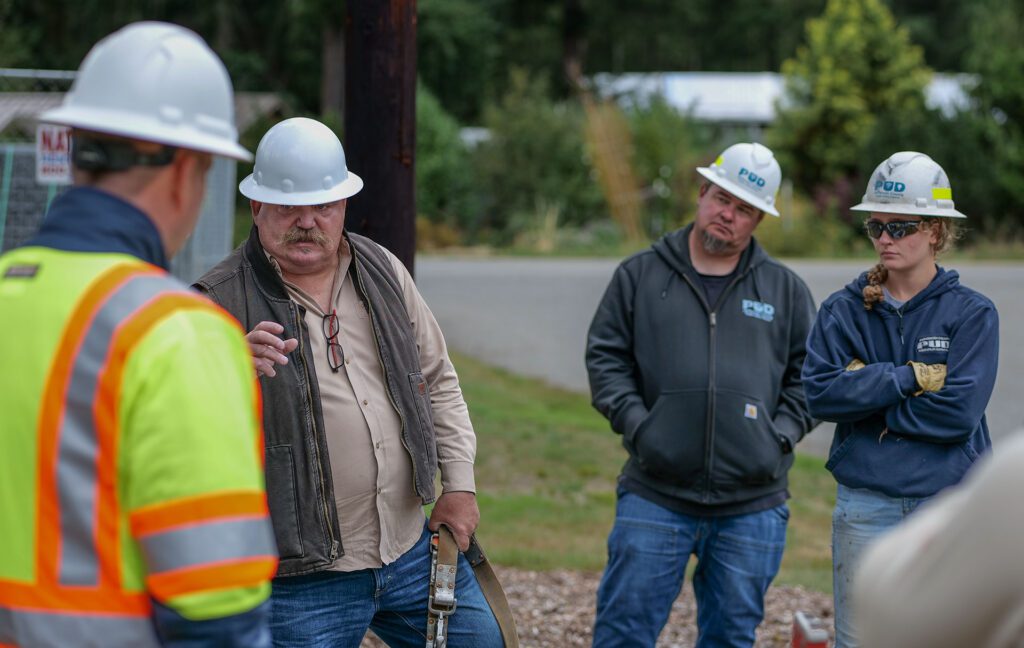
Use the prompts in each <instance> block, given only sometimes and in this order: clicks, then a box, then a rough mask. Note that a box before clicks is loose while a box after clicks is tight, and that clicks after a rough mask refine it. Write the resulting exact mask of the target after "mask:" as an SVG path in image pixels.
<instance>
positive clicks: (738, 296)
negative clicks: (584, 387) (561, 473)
mask: <svg viewBox="0 0 1024 648" xmlns="http://www.w3.org/2000/svg"><path fill="white" fill-rule="evenodd" d="M692 228H693V226H692V225H691V226H688V227H686V228H684V229H682V230H677V231H675V232H672V233H670V234H668V235H666V236H664V237H663V238H661V239H660V240H659V241H657V242H656V243H655V244H654V245H653V246H651V249H649V250H646V251H644V252H640V253H638V254H636V255H634V256H632V257H630V258H628V259H626V260H625V261H623V263H622V264H621V265H620V266H619V267H618V269H617V270H616V272H615V275H614V276H613V277H612V280H611V283H610V284H609V286H608V289H607V291H606V292H605V295H604V297H603V299H602V301H601V304H600V306H599V307H598V309H597V313H596V314H595V315H594V320H593V322H592V323H591V326H590V332H589V335H588V339H587V355H586V358H587V371H588V373H589V376H590V387H591V392H592V395H593V404H594V407H596V408H597V410H598V411H600V412H601V413H602V414H604V415H605V416H606V417H607V418H608V419H609V421H610V422H611V425H612V429H613V430H614V431H615V432H617V433H619V434H621V435H623V445H624V446H625V448H626V450H627V451H628V452H629V461H628V462H627V463H626V465H625V467H624V468H623V478H624V480H623V481H624V483H625V484H626V485H627V488H628V487H629V485H630V484H633V485H636V486H638V487H639V488H638V490H640V491H641V494H643V493H652V494H654V495H656V496H657V499H659V500H662V501H665V500H667V501H670V502H673V503H678V504H679V505H680V507H682V508H684V509H685V510H688V511H694V510H696V511H699V512H707V513H710V514H715V513H718V514H722V513H723V512H741V511H745V510H746V509H744V504H747V503H750V502H755V501H768V500H772V501H773V502H774V500H775V499H781V498H784V497H785V490H786V486H787V480H786V474H787V472H788V470H789V468H790V466H791V465H792V464H793V456H792V452H791V451H792V448H793V447H794V446H795V445H796V443H797V442H798V441H799V440H800V439H801V438H803V436H804V435H805V434H807V432H808V431H809V430H810V429H811V427H812V426H813V421H812V419H811V417H810V415H809V414H808V411H807V405H806V403H805V402H804V392H803V388H802V386H801V383H800V369H801V366H802V365H803V361H804V356H805V354H806V352H805V341H806V340H807V335H808V333H809V331H810V328H811V324H812V322H813V320H814V310H815V309H814V301H813V299H812V298H811V294H810V291H809V290H808V289H807V286H806V285H805V284H804V282H803V281H802V280H801V279H800V278H799V277H798V276H797V275H796V274H795V273H793V271H791V270H790V269H788V268H787V267H785V266H784V265H782V264H781V263H779V262H777V261H775V260H774V259H772V258H771V257H769V256H768V255H767V254H766V253H765V252H764V250H763V249H762V248H761V247H760V246H759V245H758V244H757V242H756V241H755V240H753V239H752V240H751V243H750V246H749V247H748V248H747V250H746V251H745V252H744V253H743V255H742V257H741V259H740V262H739V265H738V267H737V272H736V274H735V276H734V278H733V280H732V281H731V282H730V284H729V285H728V286H727V287H726V288H725V290H724V291H723V292H722V294H721V296H720V297H719V300H718V303H717V304H714V305H709V304H708V303H707V299H706V298H705V293H704V290H703V287H702V284H701V282H700V278H699V276H698V274H697V271H696V270H695V269H694V267H693V265H692V264H691V261H690V253H689V248H688V246H687V241H688V237H689V234H690V231H691V230H692ZM776 494H777V495H778V496H779V497H778V498H772V497H771V496H772V495H776Z"/></svg>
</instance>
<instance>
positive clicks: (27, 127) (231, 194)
mask: <svg viewBox="0 0 1024 648" xmlns="http://www.w3.org/2000/svg"><path fill="white" fill-rule="evenodd" d="M74 78H75V73H74V72H69V71H63V70H24V69H10V68H0V252H4V251H6V250H9V249H12V248H15V247H18V246H19V245H22V244H23V243H25V242H26V241H27V240H29V239H30V238H31V237H32V236H33V235H34V234H35V233H36V231H37V230H38V229H39V225H40V223H42V221H43V218H44V216H45V214H46V212H47V210H48V209H49V207H50V203H52V202H53V200H54V198H56V197H57V196H59V195H60V194H61V193H63V192H64V191H66V190H67V189H68V186H67V185H59V184H54V183H39V182H37V180H36V144H35V141H36V126H37V120H38V117H39V114H40V113H42V112H44V111H46V110H48V109H50V108H54V107H56V106H59V105H60V103H61V101H63V99H64V93H66V92H67V91H68V89H70V87H71V84H72V82H73V81H74ZM263 99H264V101H265V98H263ZM249 103H250V102H246V108H247V109H248V113H252V112H253V110H252V108H251V106H250V105H249ZM237 112H238V110H236V113H237ZM255 112H257V113H258V112H259V110H258V109H257V110H256V111H255ZM235 187H236V165H235V162H234V161H233V160H228V159H225V158H214V164H213V166H211V168H210V171H209V173H208V175H207V178H206V197H205V199H204V201H203V206H202V212H201V214H200V216H199V222H198V224H197V225H196V229H195V232H194V233H193V235H192V237H191V238H190V239H189V241H188V243H187V244H186V245H185V247H184V249H182V251H181V252H179V253H178V255H177V256H176V257H175V258H174V260H173V261H172V263H171V271H172V272H173V273H174V274H175V275H176V276H177V277H179V278H180V279H182V280H183V281H189V282H190V281H192V280H194V279H196V278H198V277H199V276H200V275H201V274H203V272H205V271H206V270H207V269H209V268H210V267H212V266H213V265H214V264H215V263H217V262H218V261H220V260H221V259H222V258H224V256H225V255H227V253H228V252H229V251H230V249H231V236H232V230H233V222H234V201H235Z"/></svg>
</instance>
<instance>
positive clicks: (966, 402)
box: [803, 151, 999, 648]
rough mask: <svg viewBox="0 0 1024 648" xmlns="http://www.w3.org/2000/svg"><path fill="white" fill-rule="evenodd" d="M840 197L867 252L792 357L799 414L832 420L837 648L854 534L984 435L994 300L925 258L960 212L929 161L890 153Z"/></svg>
mask: <svg viewBox="0 0 1024 648" xmlns="http://www.w3.org/2000/svg"><path fill="white" fill-rule="evenodd" d="M853 209H854V210H855V211H864V212H870V216H869V218H868V220H867V221H866V222H865V223H864V227H865V230H866V231H867V234H868V236H869V237H871V241H872V243H873V244H874V246H875V251H877V252H878V256H879V263H878V265H876V266H875V267H874V268H872V269H871V270H869V271H868V272H865V273H863V274H861V275H860V276H859V277H858V278H857V279H856V280H854V281H853V282H852V283H850V284H849V285H848V286H846V288H844V289H843V290H840V291H839V292H837V293H835V294H833V295H832V296H831V297H829V298H828V299H827V300H825V302H824V303H823V304H822V305H821V309H820V310H819V311H818V317H817V320H816V321H815V324H814V328H813V329H812V331H811V335H810V338H809V339H808V341H807V359H806V360H805V362H804V369H803V382H804V390H805V392H806V397H807V402H808V405H809V406H810V411H811V415H812V416H814V417H816V418H820V419H824V420H826V421H834V422H835V423H837V424H838V425H837V426H836V432H835V438H834V439H833V441H832V448H831V450H830V452H829V459H828V463H827V464H826V468H828V469H829V470H830V471H831V472H832V475H833V476H834V477H835V478H836V481H837V482H838V483H839V486H838V490H837V494H836V508H835V512H834V513H833V518H832V568H833V588H834V591H835V608H836V618H835V623H836V644H835V645H836V647H837V648H847V647H850V646H854V645H856V638H855V636H854V635H853V633H852V630H851V622H850V610H849V605H848V596H849V594H850V582H851V579H852V578H853V573H854V569H855V567H856V562H857V559H858V556H859V555H860V554H861V552H862V551H863V550H864V548H865V547H866V545H867V544H868V543H869V542H870V541H871V539H873V538H874V537H876V536H878V535H880V534H881V533H882V532H883V531H885V530H886V529H888V528H890V527H892V526H895V525H896V524H897V523H899V522H900V520H902V519H903V518H904V517H906V516H907V515H909V514H910V513H911V512H912V511H913V510H914V509H915V508H916V507H917V506H918V505H919V504H920V503H921V502H922V501H924V500H926V499H928V498H929V497H932V496H933V495H935V494H936V493H938V492H939V491H940V490H942V489H943V488H946V487H947V486H951V485H953V484H956V483H957V482H959V481H960V479H961V477H963V475H964V473H966V472H967V470H968V468H970V467H971V464H973V463H974V461H975V460H977V458H978V456H979V455H980V454H981V453H983V452H985V451H986V450H988V449H989V447H990V446H991V441H990V439H989V434H988V424H987V423H986V422H985V407H986V405H987V404H988V400H989V397H990V396H991V394H992V386H993V384H994V383H995V379H996V361H997V356H998V353H999V320H998V315H997V313H996V309H995V306H993V304H992V302H991V301H989V300H988V299H987V298H986V297H985V296H983V295H981V294H980V293H978V292H975V291H974V290H971V289H970V288H967V287H966V286H962V285H960V280H959V275H958V274H957V273H956V271H954V270H946V269H943V268H942V267H939V266H937V265H936V263H935V258H936V256H937V255H938V254H940V253H941V252H943V251H945V250H946V249H948V248H949V247H950V246H951V245H952V243H953V241H954V240H955V239H956V237H957V229H956V222H957V221H956V220H955V219H959V218H965V216H964V215H963V214H961V213H960V212H959V211H957V210H956V209H955V208H954V206H953V196H952V189H951V188H950V185H949V180H948V179H947V177H946V174H945V172H944V171H943V170H942V167H940V166H939V165H938V164H936V163H935V161H933V160H932V159H931V158H929V157H928V156H927V155H924V154H922V153H915V152H911V151H904V152H901V153H896V154H895V155H893V156H892V157H890V158H889V159H888V160H886V161H884V162H882V164H880V165H879V166H878V168H877V169H875V172H874V173H873V174H872V176H871V180H870V182H869V183H868V187H867V191H866V192H865V195H864V199H863V201H862V202H861V203H860V204H859V205H857V206H855V207H853Z"/></svg>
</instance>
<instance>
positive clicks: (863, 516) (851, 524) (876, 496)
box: [832, 484, 926, 648]
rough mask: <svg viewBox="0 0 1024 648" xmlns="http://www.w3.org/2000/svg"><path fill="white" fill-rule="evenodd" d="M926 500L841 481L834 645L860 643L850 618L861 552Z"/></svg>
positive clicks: (835, 527) (835, 519)
mask: <svg viewBox="0 0 1024 648" xmlns="http://www.w3.org/2000/svg"><path fill="white" fill-rule="evenodd" d="M924 501H926V500H925V499H918V498H914V497H889V496H888V495H883V494H882V493H879V492H877V491H873V490H867V489H863V488H849V487H847V486H843V485H842V484H839V485H838V488H837V489H836V508H835V511H833V512H832V591H833V597H834V600H835V608H836V620H835V624H836V643H835V648H854V647H855V646H856V645H857V637H856V634H855V633H854V631H853V623H852V621H851V617H852V616H853V615H852V614H851V610H850V595H851V594H852V589H853V577H854V576H855V575H856V571H857V561H858V559H859V558H860V556H861V554H863V553H864V550H865V549H867V546H868V545H869V544H870V543H871V541H872V540H874V539H875V538H877V537H878V536H879V535H881V534H882V533H884V532H885V531H886V530H888V529H891V528H892V527H894V526H896V525H897V524H899V523H900V522H901V521H902V520H903V518H905V517H907V516H908V515H910V514H911V513H913V512H914V510H915V509H916V508H917V507H918V506H919V505H920V504H921V503H922V502H924ZM897 604H898V603H897Z"/></svg>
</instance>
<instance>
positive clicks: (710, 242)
mask: <svg viewBox="0 0 1024 648" xmlns="http://www.w3.org/2000/svg"><path fill="white" fill-rule="evenodd" d="M700 243H701V246H703V248H704V251H705V252H707V253H708V254H721V253H722V252H725V251H726V250H728V249H729V242H728V241H723V240H722V239H720V238H715V237H714V236H712V235H711V234H708V231H707V230H704V231H703V232H701V233H700Z"/></svg>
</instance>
